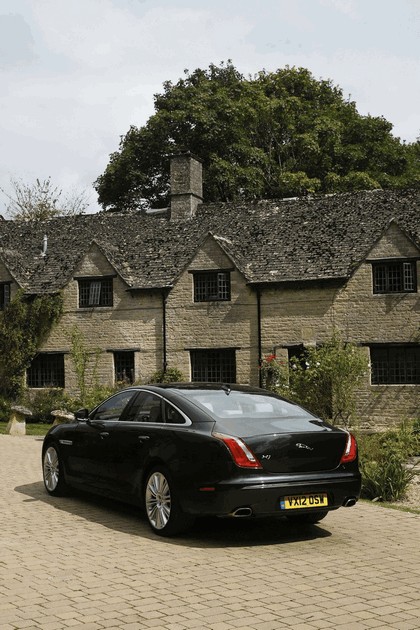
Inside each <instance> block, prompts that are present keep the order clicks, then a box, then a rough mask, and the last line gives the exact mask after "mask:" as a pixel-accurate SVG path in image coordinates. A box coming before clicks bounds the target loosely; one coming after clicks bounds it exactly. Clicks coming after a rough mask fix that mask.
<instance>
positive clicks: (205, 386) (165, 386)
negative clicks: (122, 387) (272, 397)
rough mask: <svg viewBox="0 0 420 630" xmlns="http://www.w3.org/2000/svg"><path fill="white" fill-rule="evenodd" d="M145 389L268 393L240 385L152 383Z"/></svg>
mask: <svg viewBox="0 0 420 630" xmlns="http://www.w3.org/2000/svg"><path fill="white" fill-rule="evenodd" d="M145 387H147V388H152V387H156V388H159V389H177V390H180V389H181V390H182V389H184V390H203V389H206V390H210V391H224V392H226V391H239V392H249V393H263V392H264V393H269V392H266V390H263V389H260V388H259V387H251V386H250V385H240V384H237V383H208V382H202V383H197V382H195V383H189V382H188V383H187V382H182V383H152V384H150V385H147V386H145Z"/></svg>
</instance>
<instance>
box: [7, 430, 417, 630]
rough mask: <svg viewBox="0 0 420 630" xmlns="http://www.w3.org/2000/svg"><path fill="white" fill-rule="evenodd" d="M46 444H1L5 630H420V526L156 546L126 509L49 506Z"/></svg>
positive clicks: (356, 524) (350, 518)
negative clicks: (43, 463)
mask: <svg viewBox="0 0 420 630" xmlns="http://www.w3.org/2000/svg"><path fill="white" fill-rule="evenodd" d="M41 444H42V442H41V441H40V440H39V439H35V438H31V437H11V436H2V435H0V478H1V486H0V507H1V510H0V524H1V534H0V629H1V630H9V629H12V628H37V629H39V628H41V629H42V630H55V629H61V628H83V630H89V629H91V628H92V629H93V628H95V629H96V628H118V629H120V628H126V629H130V628H133V629H143V628H159V629H165V630H184V629H186V628H202V629H211V630H229V629H234V628H240V629H242V630H248V629H249V630H250V629H252V630H257V629H258V630H272V629H273V630H277V629H279V628H294V629H295V630H297V629H305V630H311V629H312V628H343V629H346V630H347V629H352V628H357V629H361V628H400V629H403V628H405V629H407V630H408V629H418V628H420V551H419V549H420V516H415V515H412V514H407V513H403V512H398V511H395V510H388V509H384V508H381V507H380V506H377V505H367V504H359V505H357V506H356V507H354V508H349V509H341V510H339V511H337V512H335V513H332V514H330V515H329V516H328V517H327V518H326V519H325V520H324V521H323V522H322V524H320V525H319V526H310V527H308V528H306V529H304V528H296V527H295V528H294V527H292V526H291V525H289V524H287V523H283V522H282V521H278V522H275V523H266V522H261V521H251V522H245V521H214V520H212V521H206V522H200V523H198V524H197V525H196V526H195V528H194V529H193V531H192V532H191V533H189V534H188V535H185V536H183V537H182V538H178V539H172V540H165V539H158V538H156V537H155V536H153V534H152V533H151V532H149V529H148V527H147V525H146V522H145V519H144V517H143V515H139V514H138V513H137V511H136V510H135V509H133V508H129V507H124V506H121V505H118V504H116V503H111V502H107V501H105V500H102V499H101V500H99V499H91V498H86V497H84V496H81V495H79V496H73V497H69V498H62V499H56V498H51V497H49V496H47V495H46V493H45V492H44V489H43V485H42V482H41V469H40V452H41Z"/></svg>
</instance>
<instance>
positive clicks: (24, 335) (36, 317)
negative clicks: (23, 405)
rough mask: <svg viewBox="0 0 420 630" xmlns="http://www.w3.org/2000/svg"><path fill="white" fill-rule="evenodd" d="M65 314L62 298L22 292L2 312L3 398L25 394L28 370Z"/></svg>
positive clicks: (0, 373)
mask: <svg viewBox="0 0 420 630" xmlns="http://www.w3.org/2000/svg"><path fill="white" fill-rule="evenodd" d="M61 313H62V297H61V295H59V294H57V295H39V296H35V297H33V296H32V297H31V296H25V295H24V294H23V292H22V291H19V292H18V293H17V295H16V296H15V297H14V299H13V300H12V301H11V302H10V304H8V305H7V306H6V308H5V309H4V311H2V312H1V313H0V395H1V396H4V397H6V398H11V399H12V400H15V399H17V398H18V397H19V395H20V394H21V393H22V389H23V385H24V375H25V370H26V368H27V367H28V366H29V364H30V362H31V361H32V359H33V358H34V356H35V355H36V353H37V350H38V349H39V347H40V346H41V344H42V342H43V340H44V339H45V338H46V337H47V336H48V334H49V332H50V330H51V328H52V326H53V325H54V324H55V323H56V322H57V321H58V320H59V318H60V316H61Z"/></svg>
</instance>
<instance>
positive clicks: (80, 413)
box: [74, 409, 89, 420]
mask: <svg viewBox="0 0 420 630" xmlns="http://www.w3.org/2000/svg"><path fill="white" fill-rule="evenodd" d="M74 417H75V418H76V420H87V418H88V417H89V409H78V410H77V411H76V412H75V414H74Z"/></svg>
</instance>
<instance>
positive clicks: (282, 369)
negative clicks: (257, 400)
mask: <svg viewBox="0 0 420 630" xmlns="http://www.w3.org/2000/svg"><path fill="white" fill-rule="evenodd" d="M260 370H261V382H262V386H263V387H264V388H265V389H270V390H273V391H276V392H279V391H280V390H281V389H283V388H284V387H286V388H287V383H288V370H287V366H286V363H285V362H284V361H279V360H278V359H277V357H276V355H275V354H267V355H266V356H265V357H263V358H262V360H261V365H260Z"/></svg>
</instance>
